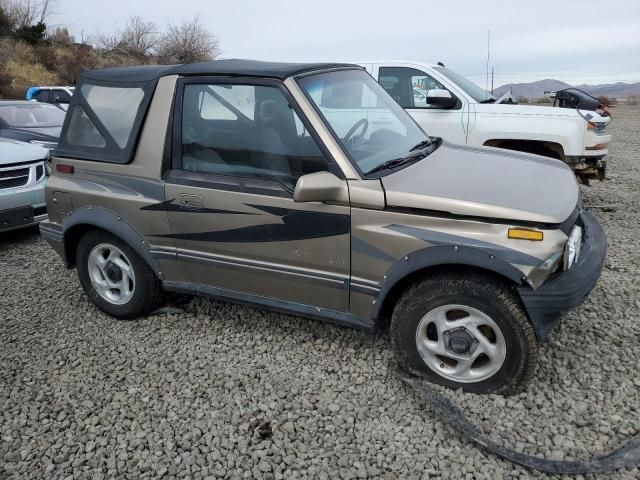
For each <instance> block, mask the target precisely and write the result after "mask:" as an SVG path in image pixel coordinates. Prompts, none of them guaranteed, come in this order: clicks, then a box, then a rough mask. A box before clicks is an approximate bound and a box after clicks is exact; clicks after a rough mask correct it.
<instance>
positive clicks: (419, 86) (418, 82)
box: [378, 67, 446, 108]
mask: <svg viewBox="0 0 640 480" xmlns="http://www.w3.org/2000/svg"><path fill="white" fill-rule="evenodd" d="M378 78H379V80H378V83H380V85H381V86H382V87H383V88H384V89H385V90H386V91H387V93H388V94H389V95H391V96H392V97H393V99H394V100H395V101H396V102H398V103H399V104H400V106H401V107H402V108H438V107H437V106H432V105H429V103H428V102H427V92H428V91H429V90H434V89H442V90H446V88H445V87H444V85H442V84H441V83H440V82H438V81H437V80H436V79H434V78H433V77H431V76H430V75H427V74H426V73H424V72H423V71H421V70H416V69H415V68H407V67H380V71H379V73H378Z"/></svg>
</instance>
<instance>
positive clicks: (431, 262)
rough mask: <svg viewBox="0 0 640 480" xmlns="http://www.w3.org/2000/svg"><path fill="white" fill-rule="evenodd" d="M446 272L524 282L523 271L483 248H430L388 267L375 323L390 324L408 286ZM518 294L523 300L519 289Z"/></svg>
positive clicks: (520, 283)
mask: <svg viewBox="0 0 640 480" xmlns="http://www.w3.org/2000/svg"><path fill="white" fill-rule="evenodd" d="M444 272H447V273H450V272H459V273H460V274H465V273H469V272H475V273H480V274H483V275H486V276H490V277H492V278H495V279H498V280H500V281H502V282H504V283H505V284H507V285H509V286H514V287H515V286H517V285H522V284H523V283H524V281H525V277H524V274H523V273H522V272H521V271H520V270H518V269H517V268H515V267H514V266H513V265H511V264H509V263H508V262H506V261H504V260H502V259H500V258H498V257H495V256H494V255H491V254H488V253H486V252H484V251H482V250H481V249H478V248H474V247H465V246H450V245H441V246H435V247H428V248H425V249H423V250H420V251H417V252H414V253H412V254H410V255H408V256H406V257H404V258H402V259H400V260H399V261H397V262H395V263H394V264H393V265H392V266H391V267H390V268H389V269H388V271H387V273H386V274H385V276H384V280H383V282H382V286H381V289H380V291H379V293H378V295H377V296H376V298H375V300H374V301H375V304H374V310H373V318H374V320H375V322H376V324H378V325H380V326H383V325H386V324H387V323H388V321H389V319H390V318H391V312H392V311H393V308H394V306H395V304H396V303H397V301H398V299H399V298H400V296H401V295H402V293H403V292H404V291H405V290H406V288H407V287H408V286H409V285H411V284H412V283H414V282H415V281H417V280H418V279H420V278H424V277H425V276H428V275H436V274H439V273H444ZM516 296H517V298H518V300H519V301H520V296H519V294H518V293H517V292H516Z"/></svg>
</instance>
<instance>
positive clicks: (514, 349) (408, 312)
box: [391, 274, 538, 394]
mask: <svg viewBox="0 0 640 480" xmlns="http://www.w3.org/2000/svg"><path fill="white" fill-rule="evenodd" d="M391 342H392V344H393V347H394V351H395V355H396V357H397V360H398V363H399V365H400V367H401V368H403V369H405V370H407V371H409V372H411V373H414V374H417V375H421V376H424V377H426V378H427V379H429V380H430V381H432V382H435V383H439V384H440V385H444V386H446V387H450V388H454V389H458V388H462V389H463V390H464V391H467V392H475V393H501V394H509V393H514V392H516V391H518V390H520V389H521V388H522V387H523V386H524V385H526V383H527V382H528V381H530V380H531V378H532V377H533V374H534V373H535V370H536V368H537V366H538V342H537V339H536V335H535V332H534V330H533V326H532V325H531V323H530V322H529V320H528V318H527V315H526V314H525V312H524V311H523V309H522V307H521V306H520V304H519V303H518V301H517V300H516V298H515V297H514V295H513V294H512V293H511V292H510V291H509V289H508V287H506V286H505V285H503V284H501V283H500V282H499V281H497V280H495V279H493V278H491V277H488V276H483V275H479V274H471V275H464V276H463V275H458V274H440V275H437V276H434V277H431V278H427V279H424V280H422V281H419V282H417V283H415V284H414V285H412V286H411V287H409V288H408V289H407V290H406V291H405V292H404V294H403V295H402V297H401V298H400V300H399V301H398V303H397V304H396V306H395V308H394V311H393V315H392V318H391Z"/></svg>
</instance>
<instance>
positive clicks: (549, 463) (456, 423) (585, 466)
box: [396, 371, 640, 474]
mask: <svg viewBox="0 0 640 480" xmlns="http://www.w3.org/2000/svg"><path fill="white" fill-rule="evenodd" d="M396 375H397V376H398V378H400V380H402V381H403V382H404V383H406V384H407V385H408V386H410V387H411V388H412V389H413V390H414V391H415V392H416V394H417V395H418V396H419V397H420V398H421V399H422V400H424V401H425V402H427V403H428V404H429V405H431V407H432V408H433V411H434V413H435V414H436V416H437V418H438V420H442V421H444V422H445V423H447V424H448V425H449V426H451V427H452V428H453V429H454V430H456V431H457V432H459V433H461V434H462V435H463V436H464V437H466V438H467V439H468V440H470V441H471V442H473V443H475V444H476V445H478V446H480V447H482V448H484V449H485V450H487V451H489V452H491V453H493V454H495V455H498V456H499V457H502V458H504V459H506V460H509V461H511V462H514V463H517V464H518V465H522V466H524V467H527V468H531V469H535V470H539V471H541V472H547V473H555V474H585V473H604V472H610V471H612V470H617V469H620V468H626V467H633V466H637V465H640V433H638V434H636V435H635V436H634V437H632V438H631V439H630V440H629V441H628V442H627V443H626V444H625V445H623V446H622V447H620V448H618V449H617V450H615V451H613V452H611V453H609V454H607V455H603V456H599V457H593V458H590V459H585V460H570V461H564V460H548V459H546V458H540V457H536V456H533V455H527V454H525V453H521V452H517V451H515V450H512V449H510V448H508V447H506V446H504V445H503V444H501V443H499V442H497V441H495V440H492V439H491V438H489V437H488V436H486V435H485V434H484V433H482V432H481V431H480V429H479V428H478V427H476V426H475V425H474V424H472V423H471V422H470V421H469V420H468V419H467V417H465V415H464V412H463V411H462V410H461V409H460V407H458V406H457V405H456V404H454V403H453V402H452V401H451V400H449V399H448V398H447V397H445V396H444V395H442V394H441V393H440V392H438V391H437V390H436V389H435V388H434V387H433V386H432V385H430V384H429V383H428V382H427V381H426V380H423V379H421V378H418V377H415V376H412V375H409V374H407V373H405V372H402V371H396Z"/></svg>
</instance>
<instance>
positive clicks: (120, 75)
mask: <svg viewBox="0 0 640 480" xmlns="http://www.w3.org/2000/svg"><path fill="white" fill-rule="evenodd" d="M341 67H352V68H359V69H361V68H362V67H360V66H358V65H353V64H348V63H280V62H261V61H257V60H241V59H229V60H214V61H211V62H200V63H190V64H184V65H141V66H137V67H117V68H105V69H100V70H88V71H86V72H84V73H83V74H82V78H83V79H84V80H97V81H103V82H149V81H152V80H157V79H158V78H160V77H164V76H166V75H233V76H250V77H270V78H278V79H280V80H284V79H285V78H288V77H291V76H293V75H298V74H300V73H306V72H311V71H314V70H326V69H330V68H341Z"/></svg>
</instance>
